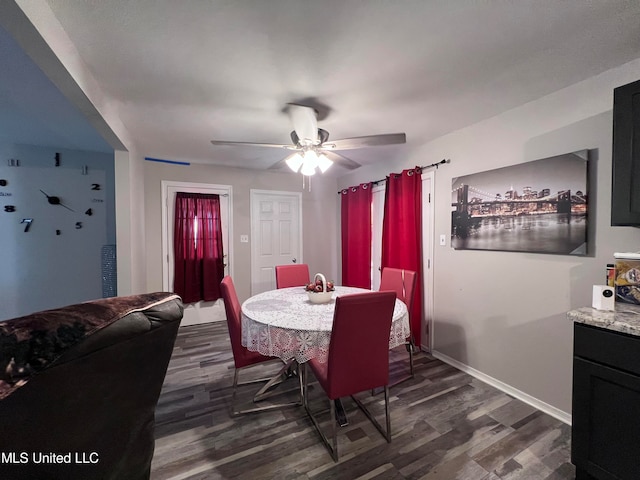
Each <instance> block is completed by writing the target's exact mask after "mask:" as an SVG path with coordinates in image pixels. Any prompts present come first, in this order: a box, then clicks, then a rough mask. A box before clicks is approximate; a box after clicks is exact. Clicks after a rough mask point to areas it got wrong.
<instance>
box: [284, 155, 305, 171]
mask: <svg viewBox="0 0 640 480" xmlns="http://www.w3.org/2000/svg"><path fill="white" fill-rule="evenodd" d="M285 162H286V164H287V166H288V167H289V168H290V169H291V170H293V171H294V172H296V173H297V172H298V170H300V167H301V166H302V163H303V162H304V159H303V158H302V155H300V154H299V153H294V154H293V155H291V156H289V158H287V159H286V160H285Z"/></svg>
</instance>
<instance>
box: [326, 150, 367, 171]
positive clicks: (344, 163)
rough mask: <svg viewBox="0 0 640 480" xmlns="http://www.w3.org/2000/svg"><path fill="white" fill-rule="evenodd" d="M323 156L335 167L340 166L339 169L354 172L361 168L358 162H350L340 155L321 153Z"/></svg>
mask: <svg viewBox="0 0 640 480" xmlns="http://www.w3.org/2000/svg"><path fill="white" fill-rule="evenodd" d="M322 154H323V155H326V157H327V158H328V159H329V160H331V161H332V162H333V163H335V164H336V165H340V166H341V167H345V168H348V169H349V170H355V169H356V168H358V167H361V166H362V165H360V164H359V163H358V162H356V161H354V160H351V159H350V158H347V157H345V156H344V155H340V154H339V153H336V152H322Z"/></svg>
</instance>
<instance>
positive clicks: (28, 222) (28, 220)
mask: <svg viewBox="0 0 640 480" xmlns="http://www.w3.org/2000/svg"><path fill="white" fill-rule="evenodd" d="M31 222H33V218H23V219H22V221H21V222H20V223H26V225H25V226H24V231H25V232H28V231H29V228H30V227H31Z"/></svg>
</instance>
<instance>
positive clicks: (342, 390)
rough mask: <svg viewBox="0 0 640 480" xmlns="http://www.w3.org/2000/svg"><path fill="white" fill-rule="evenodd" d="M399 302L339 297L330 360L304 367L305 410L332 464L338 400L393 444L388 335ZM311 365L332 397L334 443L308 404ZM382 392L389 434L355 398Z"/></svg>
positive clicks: (388, 295)
mask: <svg viewBox="0 0 640 480" xmlns="http://www.w3.org/2000/svg"><path fill="white" fill-rule="evenodd" d="M395 301H396V294H395V293H394V292H367V293H356V294H352V295H343V296H341V297H338V298H336V305H335V311H334V314H333V328H332V330H331V340H330V343H329V356H328V359H327V361H326V362H325V363H321V362H319V361H318V360H317V359H311V360H309V361H308V362H306V363H304V364H303V365H304V370H303V376H304V393H303V395H302V397H303V401H304V405H305V409H306V411H307V413H308V415H309V417H310V418H311V420H312V422H313V424H314V426H315V427H316V430H317V431H318V433H319V434H320V438H321V439H322V441H323V442H324V444H325V446H326V447H327V449H328V450H329V453H330V454H331V457H332V458H333V460H334V461H336V462H337V461H338V439H337V423H336V419H335V402H334V400H336V399H339V398H341V397H346V396H351V398H352V399H353V400H354V401H355V402H356V404H357V405H358V407H360V409H361V410H362V411H363V412H364V414H365V415H366V416H367V418H369V420H370V421H371V423H373V425H374V426H375V427H376V428H377V429H378V431H379V432H380V433H381V434H382V436H383V437H384V438H385V439H386V440H387V442H389V443H390V442H391V418H390V417H389V385H388V383H389V333H390V331H391V322H392V317H393V309H394V305H395ZM307 364H308V365H309V367H310V368H311V370H312V371H313V374H314V375H315V377H316V379H317V380H318V383H319V384H320V385H321V386H322V388H323V390H324V391H325V392H326V394H327V397H329V405H330V407H329V410H330V415H331V416H330V421H331V423H332V426H333V428H332V441H331V443H330V442H329V439H328V438H327V436H326V435H325V434H324V433H323V432H322V429H321V428H320V424H319V422H318V420H317V419H316V417H315V415H314V413H313V412H311V410H310V408H309V403H308V395H307V385H308V375H307V374H306V366H307ZM378 387H384V408H385V416H386V430H385V429H383V428H382V426H381V425H380V424H379V423H378V421H377V420H376V419H375V417H374V416H373V414H372V413H371V412H370V411H369V410H368V409H367V408H366V407H365V406H364V405H363V404H362V402H361V401H360V400H358V399H357V398H356V397H355V396H354V395H355V394H356V393H358V392H362V391H365V390H371V389H374V388H378Z"/></svg>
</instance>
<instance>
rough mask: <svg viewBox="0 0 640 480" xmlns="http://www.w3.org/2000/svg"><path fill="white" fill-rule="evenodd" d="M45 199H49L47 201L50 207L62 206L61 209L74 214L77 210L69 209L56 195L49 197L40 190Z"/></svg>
mask: <svg viewBox="0 0 640 480" xmlns="http://www.w3.org/2000/svg"><path fill="white" fill-rule="evenodd" d="M40 191H41V192H42V193H43V194H44V196H45V197H47V201H48V202H49V204H50V205H60V206H61V207H64V208H66V209H67V210H71V211H72V212H75V210H73V209H71V208H69V207H67V206H66V205H65V204H64V203H62V202H61V201H60V197H56V196H54V195H47V194H46V193H45V192H44V191H43V190H40Z"/></svg>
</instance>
